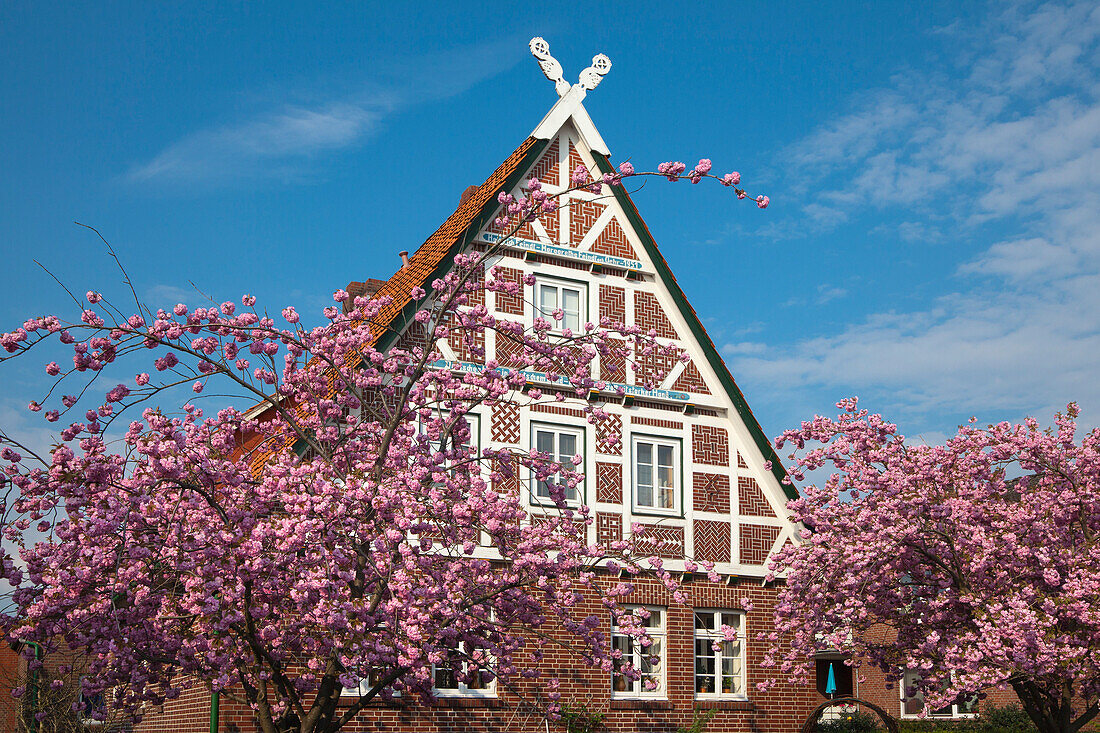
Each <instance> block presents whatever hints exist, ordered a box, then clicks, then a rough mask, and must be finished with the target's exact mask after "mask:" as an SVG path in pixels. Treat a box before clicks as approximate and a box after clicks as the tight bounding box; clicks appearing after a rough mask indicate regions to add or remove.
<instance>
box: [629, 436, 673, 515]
mask: <svg viewBox="0 0 1100 733" xmlns="http://www.w3.org/2000/svg"><path fill="white" fill-rule="evenodd" d="M632 455H633V473H634V508H635V509H636V510H642V511H652V512H657V513H660V514H679V512H680V441H678V440H667V439H663V438H652V437H649V436H635V437H634V444H633V450H632Z"/></svg>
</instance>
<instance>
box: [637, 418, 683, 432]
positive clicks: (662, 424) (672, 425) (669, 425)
mask: <svg viewBox="0 0 1100 733" xmlns="http://www.w3.org/2000/svg"><path fill="white" fill-rule="evenodd" d="M630 422H631V424H633V425H648V426H650V427H652V428H664V429H665V430H683V429H684V424H683V423H682V422H680V421H678V420H659V419H657V418H655V417H641V416H639V415H631V416H630Z"/></svg>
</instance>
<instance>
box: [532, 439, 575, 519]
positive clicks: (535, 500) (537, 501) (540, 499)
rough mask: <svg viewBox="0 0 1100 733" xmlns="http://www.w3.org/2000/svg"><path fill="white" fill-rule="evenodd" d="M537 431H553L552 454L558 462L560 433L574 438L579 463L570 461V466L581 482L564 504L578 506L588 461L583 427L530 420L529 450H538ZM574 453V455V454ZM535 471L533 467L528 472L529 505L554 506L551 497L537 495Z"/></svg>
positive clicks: (537, 484)
mask: <svg viewBox="0 0 1100 733" xmlns="http://www.w3.org/2000/svg"><path fill="white" fill-rule="evenodd" d="M539 432H544V433H553V435H554V454H553V455H554V458H555V459H556V460H557V461H559V462H561V461H562V458H563V457H562V456H561V454H560V450H561V440H560V438H561V435H563V434H565V435H572V436H573V437H574V439H575V440H576V443H575V444H576V446H577V449H578V452H579V453H580V456H581V463H580V465H578V466H573V465H572V462H571V461H570V466H572V469H573V471H575V472H577V473H579V474H580V475H581V482H580V483H579V484H577V485H576V486H575V487H574V488H573V491H574V492H575V493H576V497H575V498H573V499H571V500H570V499H568V498H567V499H566V502H565V505H566V506H567V507H570V508H574V507H579V506H580V505H581V504H583V503H584V483H585V482H584V475H585V466H586V465H587V461H588V456H587V455H586V454H585V448H586V445H585V437H586V436H585V431H584V428H582V427H579V426H574V425H554V424H551V423H544V422H532V423H531V442H530V447H531V450H538V433H539ZM574 455H576V454H574ZM569 458H572V456H569ZM535 473H536V472H535V471H534V470H533V469H532V470H531V472H530V476H531V481H530V489H529V491H528V493H529V494H530V501H531V505H532V506H539V507H550V508H555V507H556V504H554V500H553V499H551V498H550V497H549V496H539V483H540V482H539V481H538V480H537V479H536V478H535ZM559 476H560V474H559Z"/></svg>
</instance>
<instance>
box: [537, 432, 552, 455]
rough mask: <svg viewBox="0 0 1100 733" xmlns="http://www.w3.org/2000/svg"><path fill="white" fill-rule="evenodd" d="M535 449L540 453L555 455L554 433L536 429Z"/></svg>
mask: <svg viewBox="0 0 1100 733" xmlns="http://www.w3.org/2000/svg"><path fill="white" fill-rule="evenodd" d="M535 450H537V451H538V452H539V453H549V454H550V455H551V456H553V455H554V434H553V433H550V432H546V431H544V430H536V431H535Z"/></svg>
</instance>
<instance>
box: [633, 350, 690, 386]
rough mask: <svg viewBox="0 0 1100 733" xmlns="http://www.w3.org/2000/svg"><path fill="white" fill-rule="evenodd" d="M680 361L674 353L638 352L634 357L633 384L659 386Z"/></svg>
mask: <svg viewBox="0 0 1100 733" xmlns="http://www.w3.org/2000/svg"><path fill="white" fill-rule="evenodd" d="M679 362H680V359H679V358H678V357H677V356H676V355H675V354H666V353H664V352H662V351H657V352H656V353H651V354H639V355H637V356H636V357H635V364H634V384H637V385H649V386H655V387H659V386H661V385H662V384H664V383H665V380H666V379H668V375H669V373H670V372H671V371H672V370H673V369H674V368H675V367H676V365H677V364H678V363H679Z"/></svg>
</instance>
